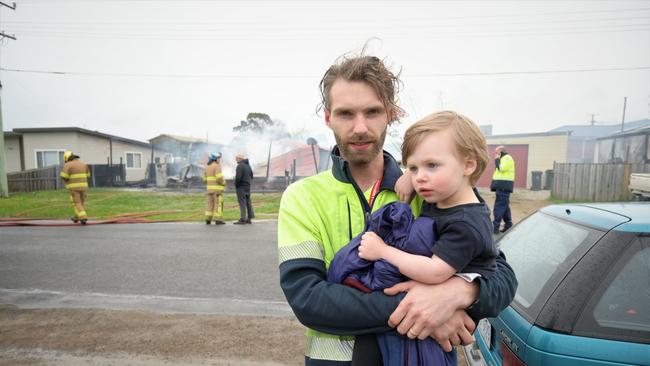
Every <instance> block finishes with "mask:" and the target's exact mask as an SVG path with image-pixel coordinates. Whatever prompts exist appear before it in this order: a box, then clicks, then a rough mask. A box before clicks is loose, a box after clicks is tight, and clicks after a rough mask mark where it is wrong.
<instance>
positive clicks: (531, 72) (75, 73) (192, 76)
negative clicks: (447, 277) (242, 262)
mask: <svg viewBox="0 0 650 366" xmlns="http://www.w3.org/2000/svg"><path fill="white" fill-rule="evenodd" d="M0 70H2V71H7V72H15V73H31V74H49V75H58V76H101V77H147V78H175V79H199V78H205V79H311V78H320V77H321V76H322V75H321V76H318V75H237V74H233V75H228V74H130V73H102V72H79V71H51V70H29V69H14V68H5V67H2V68H0ZM639 70H650V66H636V67H608V68H591V69H556V70H524V71H494V72H462V73H422V74H404V75H402V77H404V78H413V77H454V76H500V75H534V74H562V73H582V72H605V71H639Z"/></svg>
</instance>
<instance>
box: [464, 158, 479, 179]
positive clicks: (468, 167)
mask: <svg viewBox="0 0 650 366" xmlns="http://www.w3.org/2000/svg"><path fill="white" fill-rule="evenodd" d="M476 166H477V164H476V158H475V157H473V156H468V157H466V158H465V170H464V172H463V173H464V174H465V175H466V176H470V175H472V173H474V171H475V170H476Z"/></svg>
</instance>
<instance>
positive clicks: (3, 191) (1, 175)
mask: <svg viewBox="0 0 650 366" xmlns="http://www.w3.org/2000/svg"><path fill="white" fill-rule="evenodd" d="M3 6H6V7H8V8H9V9H11V10H16V3H13V5H8V4H5V3H3V2H2V1H0V8H2V7H3ZM4 38H9V39H13V40H14V41H15V40H16V37H15V36H13V35H11V36H10V35H8V34H5V32H4V31H2V30H0V41H1V40H2V39H4ZM0 65H1V64H0ZM1 94H2V82H1V81H0V95H1ZM0 133H1V134H2V136H0V197H2V198H8V197H9V186H8V184H7V165H6V161H7V160H6V158H5V132H4V127H2V97H0Z"/></svg>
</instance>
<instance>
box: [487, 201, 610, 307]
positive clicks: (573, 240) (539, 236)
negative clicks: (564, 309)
mask: <svg viewBox="0 0 650 366" xmlns="http://www.w3.org/2000/svg"><path fill="white" fill-rule="evenodd" d="M602 234H603V233H601V232H597V231H596V230H594V229H592V228H588V227H584V226H579V225H576V224H574V223H571V222H568V221H565V220H560V219H557V218H555V217H553V216H550V215H546V214H544V213H542V212H537V213H535V214H534V215H531V216H530V217H529V218H527V219H526V220H524V221H523V222H521V223H520V224H518V225H517V226H516V227H514V228H513V229H512V230H511V232H509V233H508V235H505V236H504V237H503V238H502V239H501V240H500V241H499V247H500V249H501V250H503V252H504V253H505V254H506V258H508V263H509V264H510V265H511V266H512V268H513V270H514V271H515V274H516V276H517V280H518V281H519V286H518V288H517V293H516V294H515V303H517V304H518V305H519V306H520V307H523V308H528V309H525V310H530V308H531V307H533V306H534V307H535V308H536V310H533V311H526V312H527V313H528V315H529V317H532V318H534V317H535V316H536V314H534V312H535V311H538V310H539V308H540V307H541V306H542V305H543V302H544V301H545V297H547V296H548V295H549V294H550V292H552V290H553V289H554V288H555V287H556V286H557V284H558V283H559V281H560V280H561V278H562V277H563V276H564V275H565V274H566V273H567V272H568V271H569V270H570V269H571V267H572V266H573V265H574V264H575V262H576V261H577V259H578V258H580V257H581V256H582V255H583V254H584V251H585V250H586V249H583V250H576V249H577V248H579V247H580V246H581V244H586V246H587V247H590V246H591V244H593V243H594V242H595V241H597V240H598V238H599V237H600V236H602ZM544 289H547V291H544ZM542 294H543V295H542ZM540 297H541V298H542V299H540V300H539V301H538V298H540ZM536 301H538V303H537V304H536Z"/></svg>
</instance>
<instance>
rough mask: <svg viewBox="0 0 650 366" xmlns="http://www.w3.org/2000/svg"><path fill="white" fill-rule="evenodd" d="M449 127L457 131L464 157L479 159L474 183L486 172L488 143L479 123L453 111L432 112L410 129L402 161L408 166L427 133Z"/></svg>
mask: <svg viewBox="0 0 650 366" xmlns="http://www.w3.org/2000/svg"><path fill="white" fill-rule="evenodd" d="M448 128H450V129H451V130H452V132H453V136H454V142H455V145H456V151H455V153H457V154H458V155H460V157H473V158H474V159H476V169H475V170H474V172H473V173H472V175H470V183H471V184H472V186H474V185H475V184H476V182H477V181H478V180H479V178H480V177H481V174H483V172H484V171H485V168H486V167H487V164H488V161H489V158H488V149H487V143H486V142H485V136H483V133H482V132H481V130H480V129H479V128H478V126H477V125H476V123H474V122H473V121H472V120H471V119H469V118H467V117H465V116H463V115H462V114H459V113H456V112H453V111H442V112H437V113H434V114H431V115H428V116H426V117H424V118H422V119H421V120H419V121H417V122H415V123H414V124H413V125H412V126H411V127H409V128H408V129H407V130H406V133H405V134H404V141H403V142H402V163H403V164H404V165H405V166H406V164H407V161H408V157H409V156H411V154H413V151H415V147H416V146H417V145H418V144H419V143H420V142H421V141H422V139H423V138H424V137H425V136H426V135H428V134H429V133H431V132H438V131H443V130H446V129H448Z"/></svg>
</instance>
